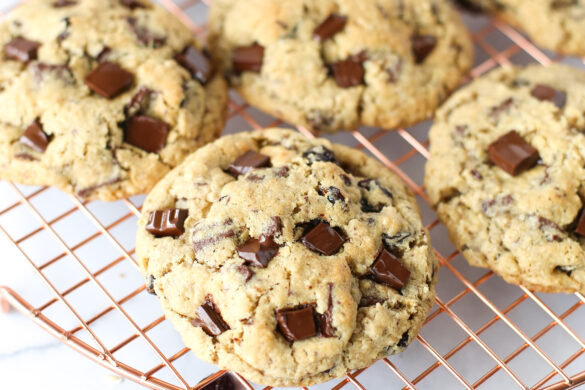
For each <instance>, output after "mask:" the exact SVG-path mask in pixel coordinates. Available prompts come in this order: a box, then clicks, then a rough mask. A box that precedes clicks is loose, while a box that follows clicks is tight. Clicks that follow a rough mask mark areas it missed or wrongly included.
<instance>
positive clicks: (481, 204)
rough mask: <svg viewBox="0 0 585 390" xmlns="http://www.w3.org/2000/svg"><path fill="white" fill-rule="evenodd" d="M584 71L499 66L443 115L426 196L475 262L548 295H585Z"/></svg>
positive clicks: (437, 129) (444, 109)
mask: <svg viewBox="0 0 585 390" xmlns="http://www.w3.org/2000/svg"><path fill="white" fill-rule="evenodd" d="M584 91H585V73H583V72H582V71H581V70H578V69H574V68H570V67H567V66H563V65H552V66H550V67H548V68H545V67H541V66H536V65H533V66H529V67H526V68H509V69H498V70H496V71H493V72H492V73H490V74H488V75H487V76H484V77H482V78H480V79H478V80H476V81H474V82H473V83H472V84H470V85H469V86H467V87H465V88H464V89H462V90H461V91H459V92H457V93H456V94H455V95H453V97H452V98H451V99H449V101H448V102H447V103H446V104H445V105H444V106H443V107H442V108H441V109H440V110H439V111H438V112H437V117H436V121H435V124H434V125H433V127H432V129H431V132H430V140H431V150H430V151H431V158H430V159H429V161H428V163H427V166H426V180H425V183H426V189H427V192H428V194H429V198H430V200H431V202H432V203H433V205H434V207H435V208H436V209H437V212H438V214H439V216H440V218H441V219H442V221H443V222H444V223H445V224H446V225H447V228H448V229H449V233H450V236H451V239H452V241H453V242H454V243H455V245H456V246H457V248H458V249H459V250H460V251H461V252H462V253H463V255H464V256H465V258H466V259H467V260H468V261H469V262H470V263H472V264H473V265H478V266H483V267H489V268H491V269H492V270H494V271H495V272H497V273H498V274H500V275H501V276H502V277H504V278H505V279H506V280H507V281H509V282H511V283H516V284H522V285H525V286H527V287H529V288H532V289H536V290H541V291H548V292H556V291H562V292H574V291H580V292H585V216H584V215H583V214H584V213H583V204H584V202H583V200H584V199H585V189H584V187H583V183H585V135H584V131H585V116H583V112H584V111H585V92H584Z"/></svg>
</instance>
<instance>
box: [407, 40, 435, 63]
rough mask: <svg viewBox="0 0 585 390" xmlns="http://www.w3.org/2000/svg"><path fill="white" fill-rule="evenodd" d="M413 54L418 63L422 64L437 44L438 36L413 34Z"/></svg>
mask: <svg viewBox="0 0 585 390" xmlns="http://www.w3.org/2000/svg"><path fill="white" fill-rule="evenodd" d="M410 41H411V44H412V54H413V55H414V60H415V62H416V63H417V64H421V63H423V62H424V60H425V59H426V58H427V57H428V56H429V54H431V52H432V51H433V49H434V48H435V46H437V38H435V37H434V36H432V35H413V36H412V37H411V38H410Z"/></svg>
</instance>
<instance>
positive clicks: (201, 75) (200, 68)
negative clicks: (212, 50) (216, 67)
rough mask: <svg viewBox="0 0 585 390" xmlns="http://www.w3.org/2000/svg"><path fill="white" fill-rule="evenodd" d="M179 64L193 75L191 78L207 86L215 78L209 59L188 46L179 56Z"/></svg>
mask: <svg viewBox="0 0 585 390" xmlns="http://www.w3.org/2000/svg"><path fill="white" fill-rule="evenodd" d="M176 59H177V62H178V63H179V64H181V66H182V67H183V68H185V69H187V70H188V71H189V73H191V76H193V77H194V78H196V79H197V80H199V82H201V84H203V85H205V84H206V83H207V82H208V81H209V80H210V79H211V77H212V76H213V66H212V64H211V62H210V61H209V59H208V58H207V57H206V56H205V54H203V53H202V52H200V51H199V50H197V49H196V48H194V47H193V46H187V47H186V48H185V50H183V52H182V53H181V54H179V55H178V56H177V58H176Z"/></svg>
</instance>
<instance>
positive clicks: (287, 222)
mask: <svg viewBox="0 0 585 390" xmlns="http://www.w3.org/2000/svg"><path fill="white" fill-rule="evenodd" d="M137 256H138V261H139V264H140V267H141V269H142V271H143V272H144V274H145V275H146V277H147V285H148V286H149V290H150V291H152V292H154V293H156V294H157V295H158V297H159V299H160V301H161V304H162V306H163V308H164V310H165V313H166V315H167V318H169V319H170V320H171V321H172V322H173V323H174V325H175V326H176V328H177V329H178V331H179V332H180V333H181V334H182V336H183V338H184V340H185V343H186V344H187V345H188V346H189V347H190V348H192V349H193V351H194V352H195V353H196V354H197V355H198V356H199V357H200V358H202V359H204V360H206V361H209V362H212V363H215V364H217V365H219V366H220V367H222V368H226V369H231V370H234V371H237V372H239V373H241V374H242V375H244V376H245V377H247V378H248V379H251V380H253V381H256V382H258V383H263V384H268V385H274V386H293V385H309V384H312V383H318V382H323V381H325V380H328V379H331V378H335V377H339V376H342V375H344V374H345V372H346V371H347V370H351V369H357V368H361V367H365V366H367V365H369V364H371V363H372V362H373V361H374V360H375V359H377V358H380V357H383V356H386V355H388V354H392V353H396V352H399V351H401V350H402V349H404V348H405V347H406V345H407V344H408V343H409V342H410V341H411V340H412V339H413V338H414V337H415V336H416V334H417V333H418V330H419V329H420V327H421V326H422V323H423V321H424V319H425V317H426V314H427V312H428V310H429V309H430V307H431V306H432V304H433V298H434V284H435V274H436V262H435V259H434V257H433V254H432V250H431V247H430V242H429V237H428V233H427V231H426V230H425V229H424V227H423V226H422V224H421V221H420V215H419V212H418V207H417V205H416V202H415V200H414V197H413V195H412V194H411V193H410V192H409V191H408V189H407V188H406V187H405V185H404V184H403V183H402V182H401V181H400V179H398V177H396V176H395V175H394V174H393V173H391V172H389V171H388V170H387V169H386V168H385V167H384V166H382V165H381V164H379V163H377V162H376V161H374V160H373V159H371V158H369V157H367V156H366V155H365V154H363V153H362V152H359V151H357V150H355V149H351V148H348V147H344V146H341V145H337V144H331V143H329V142H328V141H327V140H324V139H313V140H310V139H308V138H305V137H304V136H302V135H301V134H299V133H297V132H294V131H291V130H284V129H270V130H263V131H258V132H252V133H240V134H237V135H231V136H226V137H223V138H221V139H219V140H217V141H215V142H213V143H211V144H209V145H207V146H205V147H203V148H201V149H200V150H198V151H197V152H195V153H194V154H193V155H192V156H190V157H189V158H187V160H186V161H185V162H184V163H183V164H182V165H180V166H179V167H177V168H176V169H175V170H173V171H172V172H171V173H169V174H168V175H167V176H166V177H165V178H164V179H163V180H162V181H161V182H160V183H159V184H157V186H156V187H155V188H154V190H153V191H152V192H151V194H150V195H149V197H148V198H147V200H146V202H145V204H144V208H143V215H142V217H141V219H140V221H139V227H138V235H137Z"/></svg>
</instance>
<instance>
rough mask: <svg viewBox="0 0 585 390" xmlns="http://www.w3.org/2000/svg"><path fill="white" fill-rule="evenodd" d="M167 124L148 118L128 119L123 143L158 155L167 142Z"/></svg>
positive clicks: (141, 116) (142, 116)
mask: <svg viewBox="0 0 585 390" xmlns="http://www.w3.org/2000/svg"><path fill="white" fill-rule="evenodd" d="M168 133H169V125H168V123H166V122H164V121H161V120H160V119H156V118H151V117H149V116H144V115H140V116H135V117H132V118H130V120H129V121H128V123H127V126H126V131H125V132H124V142H126V143H129V144H130V145H134V146H136V147H138V148H140V149H142V150H145V151H147V152H150V153H158V152H159V151H160V150H161V149H162V148H163V147H164V146H165V143H166V141H167V135H168Z"/></svg>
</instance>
